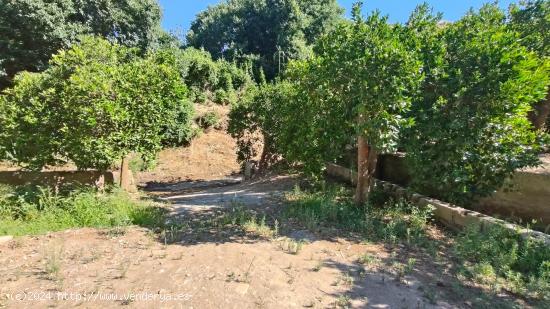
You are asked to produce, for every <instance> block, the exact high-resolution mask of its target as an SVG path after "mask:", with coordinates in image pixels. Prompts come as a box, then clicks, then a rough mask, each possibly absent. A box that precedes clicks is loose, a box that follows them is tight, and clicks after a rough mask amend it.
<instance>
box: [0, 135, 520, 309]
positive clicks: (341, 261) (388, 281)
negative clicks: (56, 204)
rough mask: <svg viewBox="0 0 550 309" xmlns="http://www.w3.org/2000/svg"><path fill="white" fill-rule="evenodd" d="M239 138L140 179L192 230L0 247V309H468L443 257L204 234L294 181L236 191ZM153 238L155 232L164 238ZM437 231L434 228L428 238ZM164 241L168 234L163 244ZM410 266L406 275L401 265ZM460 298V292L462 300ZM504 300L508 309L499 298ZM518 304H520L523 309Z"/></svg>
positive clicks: (77, 236)
mask: <svg viewBox="0 0 550 309" xmlns="http://www.w3.org/2000/svg"><path fill="white" fill-rule="evenodd" d="M234 148H235V143H234V141H233V140H232V139H231V138H230V137H229V136H228V135H227V134H225V133H224V132H222V131H210V132H209V133H206V134H203V135H202V136H201V137H199V138H198V139H196V140H195V141H194V142H193V144H192V145H191V146H190V147H189V148H186V149H173V150H167V151H164V152H162V153H161V154H160V158H159V163H158V165H157V167H156V168H155V169H154V170H153V171H151V172H144V173H140V174H139V175H137V177H138V181H139V182H140V183H141V184H142V185H144V186H146V187H147V188H148V190H149V194H150V195H151V196H153V197H154V198H156V199H160V200H163V201H164V202H166V204H167V207H169V208H170V211H171V215H170V218H169V220H170V221H172V222H182V225H184V226H187V227H188V228H187V229H186V230H184V231H183V232H181V231H179V232H178V235H177V237H173V235H172V234H170V233H171V231H150V230H147V229H143V228H138V227H129V228H124V229H111V230H96V229H79V230H71V231H65V232H58V233H51V234H48V235H44V236H37V237H34V236H33V237H21V238H16V239H14V240H11V241H7V242H3V243H0V308H4V307H5V308H29V307H36V308H73V307H79V308H116V307H121V306H128V307H131V308H475V307H478V305H477V304H479V303H481V304H483V303H484V302H485V304H486V305H487V306H490V305H491V304H492V303H491V302H492V301H493V300H494V299H488V300H486V299H485V298H484V297H485V296H484V295H485V294H484V293H483V291H481V290H480V289H477V288H475V287H469V288H462V287H461V288H459V289H457V288H456V279H454V278H453V277H452V272H451V269H450V268H451V266H449V265H451V263H449V260H448V259H446V258H445V252H441V254H437V256H433V255H432V254H430V253H428V252H425V251H423V249H414V248H412V249H411V248H406V247H404V246H393V247H390V246H386V245H383V244H381V243H363V242H361V241H360V240H359V239H357V238H355V237H353V235H342V234H341V233H339V232H338V231H327V233H325V234H323V235H317V234H312V233H310V232H308V231H306V230H303V229H302V228H300V227H299V226H296V227H292V226H291V227H286V228H285V229H284V230H281V231H280V233H279V235H277V236H274V237H266V236H265V235H264V236H261V235H258V234H255V233H248V232H247V231H242V230H232V229H225V228H221V229H220V228H215V227H212V226H208V222H209V220H210V218H212V217H213V216H215V215H216V214H217V213H219V212H221V211H223V210H224V209H227V208H229V207H234V206H235V205H240V206H242V207H246V208H249V209H253V210H255V211H256V212H258V213H259V214H265V215H267V216H270V215H271V214H273V213H275V212H277V211H278V210H279V209H280V208H281V207H284V200H283V196H284V192H285V191H288V190H291V189H292V188H293V187H294V186H295V185H296V183H297V179H296V178H294V177H292V176H274V177H270V178H264V179H258V180H256V181H252V182H246V183H242V182H241V180H240V178H239V177H238V175H236V173H237V172H238V170H239V166H238V164H237V162H236V161H235V155H234ZM159 232H160V233H159ZM442 233H443V232H442V231H439V230H437V229H436V228H434V235H439V237H443V236H441V235H443V234H442ZM167 235H172V236H171V237H170V239H169V240H168V237H167ZM411 259H414V260H415V261H416V262H415V263H414V264H411V265H410V267H409V268H410V269H408V271H404V269H405V268H406V265H407V263H408V261H410V260H411ZM457 291H458V292H457ZM498 297H499V298H502V299H503V300H504V301H506V302H514V301H516V300H513V298H510V296H507V295H500V296H498ZM519 304H520V305H521V303H519Z"/></svg>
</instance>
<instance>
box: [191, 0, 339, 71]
mask: <svg viewBox="0 0 550 309" xmlns="http://www.w3.org/2000/svg"><path fill="white" fill-rule="evenodd" d="M341 14H342V9H341V8H340V7H339V6H338V5H337V3H336V1H335V0H307V1H306V0H260V1H258V0H226V1H224V2H222V3H220V4H217V5H215V6H212V7H209V8H208V9H207V10H206V11H204V12H201V13H200V14H199V15H198V16H197V18H196V20H195V21H193V23H192V24H191V29H190V31H189V33H188V35H187V41H188V44H189V45H190V46H194V47H196V48H201V47H203V48H204V49H205V50H207V51H208V52H210V53H211V54H212V55H213V56H214V57H215V58H222V57H224V58H228V59H240V58H241V57H242V56H243V55H248V54H252V55H257V56H258V57H257V59H256V63H257V64H258V65H259V66H261V67H263V69H264V70H265V74H266V75H267V77H268V78H270V79H271V78H273V77H274V76H275V75H276V74H278V73H279V72H280V71H281V70H282V68H283V67H284V64H285V63H286V62H287V61H288V60H289V59H298V58H301V57H303V56H305V55H307V54H309V52H310V48H309V46H311V45H312V44H313V43H314V42H315V40H316V39H317V38H319V37H320V36H321V34H323V33H325V32H326V31H327V30H330V29H332V28H333V26H334V25H335V24H336V23H337V21H338V20H339V19H340V17H341Z"/></svg>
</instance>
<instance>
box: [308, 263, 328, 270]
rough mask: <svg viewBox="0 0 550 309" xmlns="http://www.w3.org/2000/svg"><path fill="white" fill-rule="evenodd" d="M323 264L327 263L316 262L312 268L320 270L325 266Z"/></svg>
mask: <svg viewBox="0 0 550 309" xmlns="http://www.w3.org/2000/svg"><path fill="white" fill-rule="evenodd" d="M323 266H325V263H324V262H323V261H319V262H317V264H315V266H313V268H312V269H311V270H313V271H314V272H319V271H320V270H321V268H323Z"/></svg>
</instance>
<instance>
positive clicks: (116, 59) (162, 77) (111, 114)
mask: <svg viewBox="0 0 550 309" xmlns="http://www.w3.org/2000/svg"><path fill="white" fill-rule="evenodd" d="M156 60H157V59H156V58H155V57H146V58H139V57H137V56H136V55H135V53H134V51H133V50H131V49H128V48H126V47H123V46H121V45H117V44H111V43H109V42H108V41H106V40H103V39H98V38H90V37H86V38H83V39H81V43H80V44H76V45H73V47H72V48H71V49H69V50H64V51H61V52H59V53H58V54H57V55H55V56H54V57H53V59H52V60H51V62H50V67H49V68H48V69H47V70H45V71H44V72H42V73H28V72H23V73H21V74H19V75H18V76H17V77H16V79H15V86H14V87H13V88H9V89H7V90H6V91H5V94H3V95H2V96H0V127H1V128H2V130H1V132H0V154H1V155H2V156H3V157H4V158H7V159H9V160H11V161H13V162H15V163H18V164H19V165H21V166H23V167H24V168H28V169H33V170H39V169H41V168H43V167H44V166H47V165H57V164H60V163H65V162H74V163H75V164H76V166H77V167H78V168H79V169H88V168H93V169H100V170H105V169H108V168H110V167H111V166H112V165H113V163H115V162H118V161H119V160H120V159H121V158H123V157H125V156H126V155H127V154H129V153H132V152H136V153H140V154H142V155H143V156H144V157H145V158H152V157H154V155H155V154H156V152H157V151H158V150H159V149H160V148H161V147H162V144H163V140H164V138H165V133H166V131H167V129H168V128H169V126H170V124H171V122H172V121H173V120H174V119H179V122H180V125H181V124H183V125H186V126H187V127H190V126H191V123H192V106H191V105H190V103H189V102H188V101H187V97H186V95H187V89H186V87H185V85H184V84H183V82H182V79H181V77H180V76H179V72H177V71H176V70H174V69H173V68H172V67H171V66H168V65H165V64H159V63H158V62H157V61H156ZM182 109H183V110H184V113H183V115H184V116H182Z"/></svg>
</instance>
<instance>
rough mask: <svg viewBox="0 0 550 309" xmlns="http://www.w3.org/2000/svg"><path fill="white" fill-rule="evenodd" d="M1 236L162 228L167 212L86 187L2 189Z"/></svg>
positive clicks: (117, 192) (121, 196)
mask: <svg viewBox="0 0 550 309" xmlns="http://www.w3.org/2000/svg"><path fill="white" fill-rule="evenodd" d="M0 190H1V191H2V193H8V195H6V196H7V197H4V198H3V199H2V200H0V235H6V234H8V235H16V236H18V235H29V234H30V235H35V234H42V233H46V232H52V231H59V230H64V229H69V228H79V227H96V228H107V227H117V226H127V225H133V224H135V225H140V226H145V227H159V226H162V225H163V224H164V214H165V210H164V209H162V208H158V207H154V206H152V205H150V204H148V203H145V202H138V201H135V200H133V199H132V198H130V197H129V196H128V194H127V193H125V192H122V191H118V190H114V191H111V192H107V193H98V192H96V191H95V190H93V189H86V188H82V189H79V190H75V191H72V192H70V193H68V194H60V193H54V192H52V191H51V190H49V189H45V188H41V187H18V188H9V187H5V186H3V187H0Z"/></svg>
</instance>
